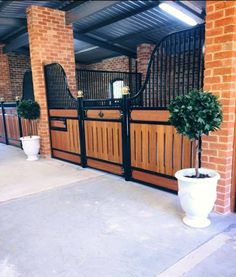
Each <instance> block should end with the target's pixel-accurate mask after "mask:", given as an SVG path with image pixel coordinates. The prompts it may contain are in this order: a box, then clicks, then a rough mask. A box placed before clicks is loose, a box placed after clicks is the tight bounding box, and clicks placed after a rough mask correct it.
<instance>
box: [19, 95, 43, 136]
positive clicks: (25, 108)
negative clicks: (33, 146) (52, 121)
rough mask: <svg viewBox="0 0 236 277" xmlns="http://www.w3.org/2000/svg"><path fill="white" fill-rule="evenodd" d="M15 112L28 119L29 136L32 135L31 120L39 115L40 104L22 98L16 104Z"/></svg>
mask: <svg viewBox="0 0 236 277" xmlns="http://www.w3.org/2000/svg"><path fill="white" fill-rule="evenodd" d="M17 113H18V115H19V116H20V117H22V118H24V119H27V120H29V126H30V128H29V136H30V137H31V136H32V120H36V119H38V118H39V117H40V106H39V104H38V103H37V102H36V101H33V100H22V101H21V102H20V103H19V105H18V106H17Z"/></svg>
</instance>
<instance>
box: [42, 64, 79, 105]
mask: <svg viewBox="0 0 236 277" xmlns="http://www.w3.org/2000/svg"><path fill="white" fill-rule="evenodd" d="M44 70H45V83H46V90H47V102H48V108H49V109H60V108H61V109H76V108H77V101H76V99H75V98H74V97H73V96H72V94H71V92H70V89H69V86H68V83H67V78H66V74H65V71H64V69H63V67H62V66H61V65H60V64H57V63H53V64H48V65H45V67H44Z"/></svg>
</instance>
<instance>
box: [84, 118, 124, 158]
mask: <svg viewBox="0 0 236 277" xmlns="http://www.w3.org/2000/svg"><path fill="white" fill-rule="evenodd" d="M85 136H86V153H87V156H88V157H93V158H97V159H101V160H107V161H111V162H115V163H121V162H122V137H121V123H120V122H101V121H86V122H85Z"/></svg>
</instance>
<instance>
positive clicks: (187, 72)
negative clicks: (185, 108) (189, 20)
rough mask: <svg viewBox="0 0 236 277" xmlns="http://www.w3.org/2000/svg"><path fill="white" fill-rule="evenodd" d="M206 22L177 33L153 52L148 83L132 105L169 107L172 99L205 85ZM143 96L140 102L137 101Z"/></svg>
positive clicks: (147, 77)
mask: <svg viewBox="0 0 236 277" xmlns="http://www.w3.org/2000/svg"><path fill="white" fill-rule="evenodd" d="M204 30H205V28H204V25H199V26H197V27H194V28H192V29H187V30H184V31H181V32H177V33H173V34H170V35H168V36H167V37H165V38H164V39H163V40H162V41H161V42H160V43H159V44H157V45H156V46H155V48H154V50H153V52H152V55H151V58H150V61H149V65H148V69H147V75H146V79H145V82H144V84H143V86H142V87H141V89H140V90H139V92H138V93H137V94H136V96H134V97H132V105H133V106H134V107H135V106H139V105H140V104H139V103H140V102H142V106H143V107H147V108H149V107H153V108H163V109H165V108H167V106H168V104H169V103H170V101H171V99H173V98H175V97H176V96H177V95H183V94H186V93H188V91H190V90H193V89H201V88H202V87H203V77H204V76H203V74H204V53H203V52H204ZM137 99H139V100H140V101H137Z"/></svg>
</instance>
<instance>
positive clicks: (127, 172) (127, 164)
mask: <svg viewBox="0 0 236 277" xmlns="http://www.w3.org/2000/svg"><path fill="white" fill-rule="evenodd" d="M122 100H123V101H122V150H123V169H124V177H125V180H126V181H129V180H130V178H131V175H132V174H131V152H130V123H129V121H130V107H129V105H130V101H129V95H123V99H122Z"/></svg>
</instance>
